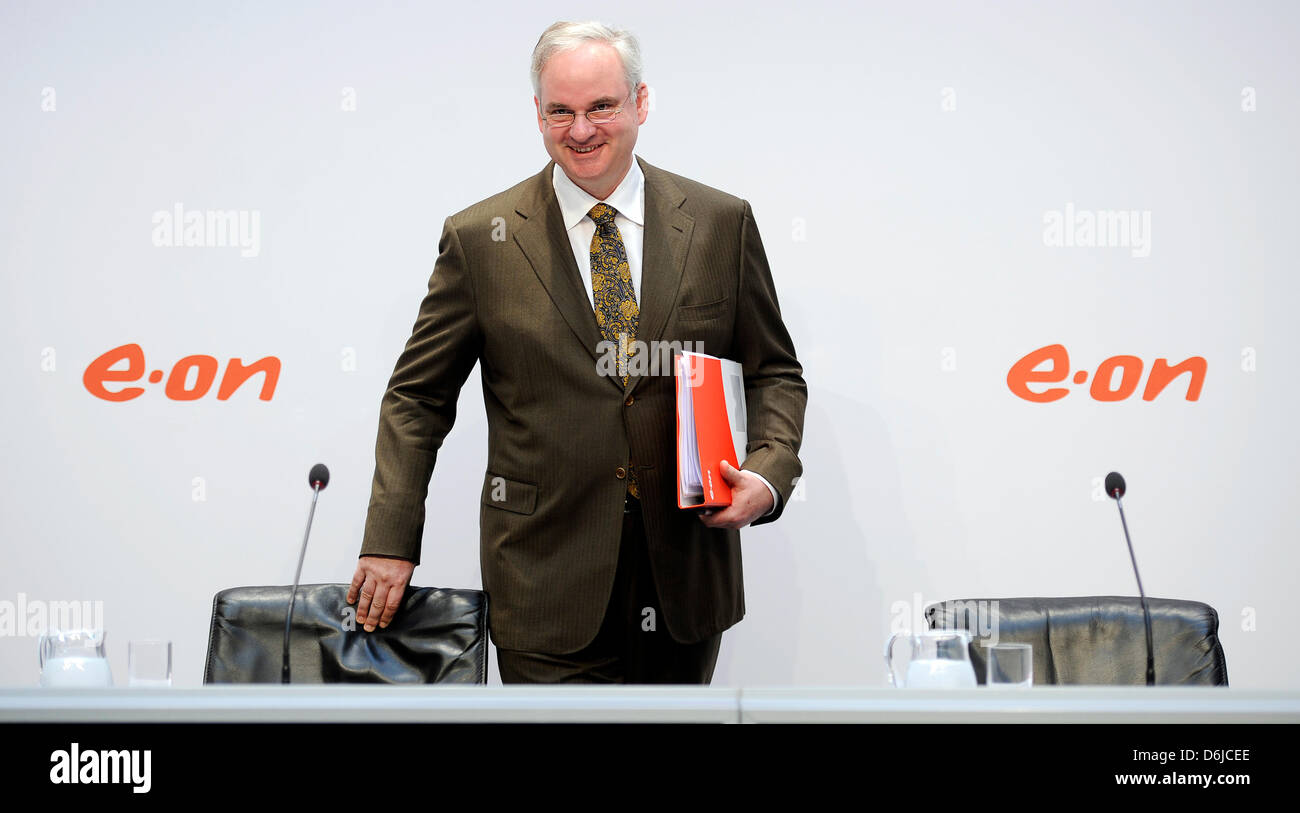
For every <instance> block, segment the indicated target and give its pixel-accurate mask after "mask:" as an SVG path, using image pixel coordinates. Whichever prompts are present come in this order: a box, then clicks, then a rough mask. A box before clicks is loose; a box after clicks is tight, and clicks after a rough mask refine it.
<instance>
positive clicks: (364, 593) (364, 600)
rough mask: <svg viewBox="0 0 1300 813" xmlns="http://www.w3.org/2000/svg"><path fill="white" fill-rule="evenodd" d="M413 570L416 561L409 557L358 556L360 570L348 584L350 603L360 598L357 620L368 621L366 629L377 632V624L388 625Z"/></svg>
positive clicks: (364, 622)
mask: <svg viewBox="0 0 1300 813" xmlns="http://www.w3.org/2000/svg"><path fill="white" fill-rule="evenodd" d="M414 570H415V563H414V562H410V561H407V560H406V559H390V558H388V557H386V556H362V557H361V558H360V559H358V560H357V572H356V575H355V576H353V577H352V586H351V587H349V588H348V604H353V603H355V602H356V601H357V599H358V598H360V599H361V603H360V604H357V622H358V623H360V624H364V625H365V628H366V632H374V631H375V627H376V626H379V627H387V626H388V624H389V622H391V621H392V620H393V614H394V613H396V612H397V608H398V607H400V606H402V595H403V594H405V593H406V585H408V584H410V582H411V573H412V572H413V571H414Z"/></svg>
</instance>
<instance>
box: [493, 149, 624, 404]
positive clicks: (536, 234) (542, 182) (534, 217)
mask: <svg viewBox="0 0 1300 813" xmlns="http://www.w3.org/2000/svg"><path fill="white" fill-rule="evenodd" d="M554 166H555V162H554V161H552V162H551V163H549V164H547V165H546V169H544V170H542V171H541V172H540V173H538V174H537V175H536V176H535V177H534V178H533V180H532V181H531V182H530V183H529V184H527V185H526V186H525V188H524V191H523V193H522V195H521V198H520V201H519V203H518V205H517V206H516V207H515V211H516V212H517V213H518V214H519V215H520V217H522V218H523V222H522V223H521V224H520V225H519V227H518V228H516V229H515V232H514V236H515V242H516V243H517V244H518V245H519V248H520V250H522V251H523V252H524V256H526V257H527V258H528V262H529V264H530V265H532V267H533V272H534V273H536V274H537V278H538V279H539V280H540V281H541V283H542V285H543V286H544V287H545V288H546V292H547V293H548V294H550V297H551V301H552V302H554V303H555V307H556V309H557V310H559V312H560V315H561V316H563V317H564V321H565V322H567V323H568V325H569V329H570V330H572V331H573V335H574V336H576V337H577V339H578V341H579V342H580V343H581V344H582V346H583V347H585V348H586V349H587V352H588V353H590V354H591V358H592V361H593V362H594V361H595V360H596V359H597V358H598V351H597V345H599V344H600V342H601V340H602V337H601V335H600V327H599V326H597V325H596V312H595V311H594V310H592V307H591V302H590V300H588V299H587V293H586V291H584V290H583V289H582V276H581V275H580V274H579V273H578V266H577V263H576V262H574V259H573V248H572V247H571V246H570V245H569V238H568V235H567V233H566V232H565V230H564V217H563V215H561V214H560V203H559V201H558V200H556V198H555V187H554V186H553V185H552V182H551V171H552V168H553V167H554ZM614 381H615V383H616V384H618V385H619V386H620V387H621V386H622V382H620V381H617V380H614Z"/></svg>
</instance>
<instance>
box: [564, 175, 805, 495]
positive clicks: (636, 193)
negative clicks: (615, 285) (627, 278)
mask: <svg viewBox="0 0 1300 813" xmlns="http://www.w3.org/2000/svg"><path fill="white" fill-rule="evenodd" d="M551 183H552V184H553V185H554V187H555V197H556V199H557V200H558V201H559V203H560V215H561V216H562V217H563V218H564V229H565V231H566V232H568V235H569V246H570V247H571V248H572V249H573V259H574V260H576V261H577V263H578V274H579V275H580V276H581V277H582V287H583V290H585V291H586V292H587V301H588V302H590V303H591V309H592V311H595V309H596V295H595V293H593V292H592V289H591V238H592V237H594V236H595V234H596V221H594V220H592V219H591V217H590V212H591V207H593V206H595V205H596V204H597V203H605V204H607V205H608V206H611V207H613V209H614V211H615V212H616V213H617V214H615V216H614V225H615V226H617V227H618V233H619V235H620V236H622V238H623V249H624V250H625V251H626V252H627V265H628V270H629V271H631V273H632V290H633V291H634V292H635V293H636V301H637V303H638V304H640V302H641V257H642V246H643V245H644V244H645V175H644V174H643V173H642V172H641V165H640V164H638V163H637V161H636V156H635V155H634V156H632V168H631V169H629V170H628V172H627V174H626V175H624V176H623V180H622V181H620V182H619V184H618V187H617V188H615V189H614V191H613V192H611V193H610V195H609V197H607V198H605V200H604V201H600V200H597V199H596V198H594V197H592V196H591V194H589V193H588V192H587V191H586V190H584V189H582V188H581V187H579V186H578V185H577V184H575V183H574V182H573V181H572V180H570V179H569V176H568V175H566V174H564V170H563V169H561V168H560V165H559V164H556V165H555V170H554V171H553V172H552V173H551ZM742 471H743V472H744V474H747V475H749V476H751V477H757V478H758V479H759V480H760V481H762V483H763V485H765V486H767V490H768V491H770V492H772V508H771V510H769V511H768V512H767V514H770V513H772V511H775V510H776V505H777V503H778V502H779V501H780V499H781V497H780V495H778V494H777V493H776V489H775V488H772V484H771V483H769V482H768V481H767V478H766V477H764V476H763V475H761V474H759V473H758V472H754V471H744V470H743V469H742ZM767 514H764V515H763V516H767Z"/></svg>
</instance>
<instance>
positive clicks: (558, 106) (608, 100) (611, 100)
mask: <svg viewBox="0 0 1300 813" xmlns="http://www.w3.org/2000/svg"><path fill="white" fill-rule="evenodd" d="M621 101H623V100H622V99H618V98H615V97H613V96H601V97H600V98H599V99H597V100H596V101H594V102H592V103H591V104H590V105H588V107H587V109H588V110H590V109H591V108H593V107H596V106H597V105H602V104H617V103H618V102H621ZM572 109H573V108H572V107H570V106H569V105H567V104H564V103H562V102H547V103H546V110H547V112H550V111H552V110H572Z"/></svg>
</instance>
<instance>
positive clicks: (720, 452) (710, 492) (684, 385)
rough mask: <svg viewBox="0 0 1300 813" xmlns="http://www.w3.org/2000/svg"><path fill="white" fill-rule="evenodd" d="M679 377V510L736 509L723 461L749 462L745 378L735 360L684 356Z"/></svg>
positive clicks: (678, 365) (678, 367)
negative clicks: (747, 458)
mask: <svg viewBox="0 0 1300 813" xmlns="http://www.w3.org/2000/svg"><path fill="white" fill-rule="evenodd" d="M674 372H675V373H676V377H677V507H679V508H714V507H722V506H727V505H731V487H730V486H728V485H727V482H726V480H723V479H722V461H723V460H726V461H727V462H728V463H730V464H731V465H732V466H735V467H736V468H737V469H739V468H740V464H741V463H744V462H745V447H746V446H747V445H748V443H749V435H748V431H747V429H746V420H745V376H744V372H743V371H742V369H741V367H740V365H739V364H738V363H736V362H734V361H728V360H727V359H720V358H717V357H715V356H706V355H704V354H703V353H681V354H679V355H678V356H677V358H676V359H675V362H674Z"/></svg>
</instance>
